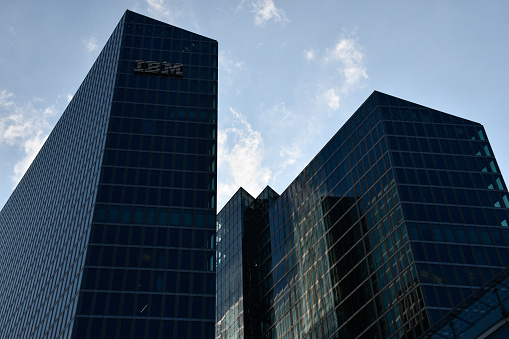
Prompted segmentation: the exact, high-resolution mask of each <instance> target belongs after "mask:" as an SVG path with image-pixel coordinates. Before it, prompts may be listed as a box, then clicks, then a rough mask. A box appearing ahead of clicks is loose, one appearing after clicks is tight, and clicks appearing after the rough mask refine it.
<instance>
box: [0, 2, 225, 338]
mask: <svg viewBox="0 0 509 339" xmlns="http://www.w3.org/2000/svg"><path fill="white" fill-rule="evenodd" d="M216 135H217V42H216V41H215V40H211V39H208V38H206V37H203V36H200V35H197V34H194V33H191V32H188V31H185V30H182V29H179V28H176V27H173V26H170V25H167V24H165V23H162V22H159V21H156V20H153V19H150V18H148V17H145V16H142V15H139V14H136V13H134V12H131V11H126V13H125V14H124V16H123V17H122V19H121V21H120V23H119V24H118V26H117V28H116V29H115V31H114V32H113V34H112V36H111V37H110V39H109V41H108V43H107V44H106V46H105V47H104V49H103V51H102V52H101V54H100V56H99V57H98V59H97V61H96V62H95V63H94V65H93V67H92V69H91V70H90V72H89V74H88V75H87V77H86V79H85V80H84V82H83V84H82V85H81V86H80V88H79V90H78V91H77V93H76V95H75V96H74V97H73V99H72V101H71V102H70V104H69V106H68V107H67V109H66V110H65V112H64V113H63V115H62V117H61V119H60V120H59V122H58V123H57V125H56V127H55V129H54V130H53V132H52V133H51V135H50V136H49V137H48V140H47V141H46V143H45V145H44V146H43V148H42V149H41V151H40V153H39V154H38V156H37V157H36V159H35V160H34V162H33V164H32V166H31V167H30V168H29V170H28V171H27V173H26V174H25V176H24V177H23V179H22V180H21V182H20V183H19V184H18V187H17V188H16V189H15V191H14V192H13V194H12V196H11V197H10V199H9V200H8V202H7V203H6V205H5V207H4V208H3V209H2V211H1V212H0V230H1V232H2V233H1V234H2V237H1V239H0V241H1V243H2V246H1V249H0V260H1V267H2V272H3V274H2V275H1V278H0V279H2V286H3V288H2V291H1V292H0V293H1V294H0V300H1V301H2V306H0V307H1V311H0V312H1V314H2V317H1V319H0V337H9V338H11V337H12V338H14V337H16V338H18V337H19V338H29V337H30V338H32V337H39V338H42V337H50V338H59V337H61V338H67V337H73V338H163V337H165V338H166V337H178V338H198V337H200V338H212V337H214V324H215V309H214V307H215V253H216V251H215V235H216V231H215V227H216V216H215V211H216V206H215V201H216V180H217V177H216V161H217V155H216Z"/></svg>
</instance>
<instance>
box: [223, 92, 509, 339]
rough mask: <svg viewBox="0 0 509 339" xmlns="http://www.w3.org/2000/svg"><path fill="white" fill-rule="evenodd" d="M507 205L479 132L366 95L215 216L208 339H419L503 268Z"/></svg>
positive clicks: (475, 126) (507, 259)
mask: <svg viewBox="0 0 509 339" xmlns="http://www.w3.org/2000/svg"><path fill="white" fill-rule="evenodd" d="M508 198H509V196H508V191H507V187H506V185H505V183H504V180H503V179H502V175H501V174H500V170H499V168H498V165H497V162H496V160H495V157H494V154H493V151H492V149H491V147H490V144H489V141H488V139H487V135H486V132H485V130H484V128H483V126H482V125H481V124H479V123H476V122H473V121H469V120H466V119H462V118H459V117H456V116H453V115H450V114H446V113H443V112H439V111H436V110H433V109H430V108H427V107H424V106H420V105H417V104H414V103H411V102H408V101H405V100H401V99H398V98H395V97H393V96H389V95H386V94H383V93H380V92H376V91H375V92H374V93H373V94H371V95H370V96H369V98H368V99H367V100H366V101H365V102H364V103H363V104H362V105H361V106H360V107H359V109H358V110H357V111H356V112H355V113H354V114H353V116H352V117H351V118H350V119H349V120H348V121H347V122H346V123H345V124H344V125H343V127H341V129H340V130H339V131H338V132H337V133H336V135H334V136H333V137H332V139H331V140H330V141H329V142H328V143H327V144H326V145H325V146H324V148H323V149H322V150H321V151H320V152H319V153H318V154H317V155H316V156H315V157H314V159H313V160H312V161H311V162H310V163H309V164H308V165H307V166H306V168H305V169H304V170H303V171H302V172H301V173H300V174H299V175H298V176H297V178H296V179H295V180H294V181H293V182H292V183H291V184H290V186H289V187H288V188H287V189H285V191H284V192H282V193H281V194H280V195H279V194H277V193H276V192H274V191H273V190H272V189H271V188H270V187H267V188H266V189H265V190H264V191H263V192H262V193H261V194H260V196H259V197H257V198H254V197H252V196H250V195H249V193H247V192H245V191H244V190H243V189H240V190H239V191H238V192H237V193H236V194H235V195H234V197H233V198H232V199H231V200H230V201H229V202H228V203H227V204H226V206H225V207H224V208H223V209H222V210H221V211H220V212H219V214H218V226H217V230H218V244H217V250H218V261H217V274H218V275H217V295H218V300H217V305H218V306H217V315H216V321H217V324H216V338H227V337H231V336H232V335H235V334H238V335H240V336H242V335H243V336H244V337H246V338H356V337H365V338H390V337H395V338H397V337H409V338H415V337H418V336H420V335H421V334H423V333H424V331H426V330H427V329H428V328H430V327H431V326H433V325H435V324H437V323H438V322H439V320H440V319H441V318H442V317H444V316H446V315H447V314H448V312H450V311H451V310H452V309H454V308H455V307H456V306H457V305H459V304H460V303H461V302H462V301H464V300H466V299H467V298H468V297H469V296H470V295H471V294H472V293H473V292H475V291H476V290H478V289H479V288H480V287H481V286H483V285H484V284H486V283H487V282H489V281H490V280H491V279H492V278H493V277H494V276H496V275H497V274H499V273H500V272H501V271H502V270H503V269H504V268H505V267H506V266H509V251H508V246H509V227H508V221H509V209H508V208H509V200H508ZM232 211H235V212H232Z"/></svg>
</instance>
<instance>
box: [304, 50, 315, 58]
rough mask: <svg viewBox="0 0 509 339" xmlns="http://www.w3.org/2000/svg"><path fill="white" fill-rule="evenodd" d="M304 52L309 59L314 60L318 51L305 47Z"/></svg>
mask: <svg viewBox="0 0 509 339" xmlns="http://www.w3.org/2000/svg"><path fill="white" fill-rule="evenodd" d="M303 54H304V57H305V58H306V59H307V60H313V59H314V58H315V57H316V52H315V51H314V50H312V49H305V50H304V52H303Z"/></svg>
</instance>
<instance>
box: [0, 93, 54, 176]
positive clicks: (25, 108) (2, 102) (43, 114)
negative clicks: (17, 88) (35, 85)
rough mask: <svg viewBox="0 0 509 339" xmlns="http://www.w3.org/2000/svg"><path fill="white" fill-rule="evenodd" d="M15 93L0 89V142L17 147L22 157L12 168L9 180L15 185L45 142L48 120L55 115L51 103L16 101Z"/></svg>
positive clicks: (47, 133) (48, 127)
mask: <svg viewBox="0 0 509 339" xmlns="http://www.w3.org/2000/svg"><path fill="white" fill-rule="evenodd" d="M15 99H16V98H15V96H14V94H12V93H9V92H7V91H5V90H3V91H1V92H0V144H7V145H9V146H13V147H18V148H19V149H21V150H22V152H23V158H22V159H21V160H20V161H18V162H17V163H16V164H15V165H14V168H13V174H12V176H11V179H12V181H13V183H14V185H16V184H17V183H18V182H19V180H20V179H21V177H22V176H23V175H24V174H25V172H26V170H27V169H28V167H29V166H30V164H31V163H32V161H33V159H34V158H35V156H36V155H37V152H39V150H40V148H41V147H42V145H43V144H44V141H46V138H47V136H48V135H49V132H50V131H51V127H52V126H51V124H50V123H49V121H48V120H49V119H51V118H52V117H54V116H55V113H56V111H55V109H54V107H53V106H48V107H44V108H40V107H37V106H36V105H37V104H38V105H40V104H41V100H40V99H37V98H34V99H32V100H28V101H25V102H18V101H16V100H15Z"/></svg>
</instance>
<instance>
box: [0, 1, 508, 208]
mask: <svg viewBox="0 0 509 339" xmlns="http://www.w3.org/2000/svg"><path fill="white" fill-rule="evenodd" d="M126 9H131V10H134V11H136V12H139V13H142V14H145V15H148V16H150V17H153V18H156V19H159V20H161V21H164V22H167V23H170V24H173V25H175V26H178V27H181V28H184V29H188V30H190V31H194V32H197V33H199V34H202V35H205V36H208V37H210V38H214V39H216V40H218V41H219V50H220V53H219V82H220V84H219V133H218V136H219V162H218V165H219V166H218V205H219V207H222V206H223V205H224V203H225V202H226V201H227V200H228V198H229V197H230V196H231V195H232V194H233V193H234V192H235V191H236V190H237V189H238V187H240V186H242V187H244V188H245V189H246V190H247V191H249V192H250V193H251V194H253V195H258V193H259V192H260V191H261V190H262V189H263V188H264V187H265V185H270V186H272V187H273V188H274V189H275V190H276V191H278V192H282V191H283V190H284V189H285V188H286V187H287V186H288V185H289V184H290V182H291V181H292V180H293V179H294V178H295V176H296V175H297V174H298V173H299V172H300V171H301V170H302V169H303V168H304V166H305V165H306V164H307V163H308V162H309V161H310V160H311V159H312V157H313V156H314V155H315V154H316V153H317V152H318V151H319V150H320V149H321V148H322V147H323V145H324V144H325V143H326V142H327V141H328V140H329V139H330V138H331V137H332V135H333V134H334V133H335V132H336V131H337V130H338V129H339V128H340V127H341V126H342V125H343V123H344V122H345V121H346V120H347V119H348V117H349V116H350V115H351V114H352V113H353V112H354V111H355V109H356V108H357V107H358V106H360V105H361V104H362V102H363V101H364V100H365V99H366V97H367V96H369V94H371V92H372V91H373V90H379V91H382V92H385V93H387V94H391V95H394V96H397V97H400V98H403V99H407V100H410V101H413V102H416V103H419V104H422V105H425V106H428V107H432V108H435V109H438V110H441V111H444V112H448V113H451V114H454V115H458V116H461V117H464V118H467V119H471V120H474V121H478V122H481V123H482V124H483V125H484V126H485V128H486V130H487V133H488V136H489V139H490V141H491V144H492V147H493V149H494V152H495V155H496V157H497V159H498V162H499V165H500V167H501V170H502V173H503V174H504V173H506V174H507V173H509V154H508V152H507V150H506V147H507V146H506V145H507V144H506V139H505V137H506V135H507V127H508V122H509V118H508V114H509V110H508V108H507V98H508V95H507V91H508V89H509V87H508V85H507V83H508V80H507V79H508V78H509V66H508V60H509V55H508V54H509V47H508V36H509V23H508V20H507V13H509V2H507V1H502V0H501V1H495V0H490V1H483V2H481V1H470V0H461V1H460V0H455V1H453V0H450V1H441V0H429V1H425V2H424V1H403V0H388V1H332V0H330V1H329V0H323V1H318V2H313V3H311V2H307V1H306V2H305V1H282V0H235V1H234V0H230V1H225V0H217V1H196V0H195V1H180V0H175V1H173V0H145V1H143V0H139V1H130V0H127V1H125V0H124V1H117V0H109V1H96V0H89V1H49V2H39V1H33V0H31V1H30V0H18V1H16V2H14V1H10V2H4V3H3V4H2V10H1V11H0V44H1V46H2V47H1V48H0V155H1V160H2V161H0V206H3V205H4V204H5V202H6V201H7V199H8V197H9V195H10V194H11V192H12V190H13V188H14V187H15V185H16V184H17V182H18V181H19V179H20V178H21V176H22V175H23V173H24V172H25V170H26V168H27V167H28V166H29V164H30V162H31V160H32V159H33V158H34V156H35V154H36V153H37V151H38V150H39V149H40V147H41V145H42V143H43V142H44V140H45V138H46V137H47V135H48V134H49V132H50V131H51V129H52V127H53V126H54V124H55V123H56V121H57V120H58V118H59V116H60V115H61V113H62V112H63V110H64V109H65V107H66V106H67V103H68V101H69V100H70V98H72V95H73V94H74V92H75V91H76V90H77V88H78V87H79V85H80V83H81V82H82V80H83V79H84V77H85V75H86V73H87V72H88V70H89V69H90V67H91V66H92V63H93V62H94V60H95V58H96V57H97V56H98V54H99V52H100V50H101V48H102V46H103V45H104V44H105V42H106V40H107V39H108V37H109V35H110V34H111V32H112V31H113V29H114V27H115V25H116V24H117V22H118V21H119V20H120V18H121V16H122V14H123V12H124V11H125V10H126ZM506 179H507V178H506Z"/></svg>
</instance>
